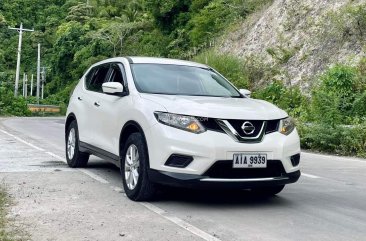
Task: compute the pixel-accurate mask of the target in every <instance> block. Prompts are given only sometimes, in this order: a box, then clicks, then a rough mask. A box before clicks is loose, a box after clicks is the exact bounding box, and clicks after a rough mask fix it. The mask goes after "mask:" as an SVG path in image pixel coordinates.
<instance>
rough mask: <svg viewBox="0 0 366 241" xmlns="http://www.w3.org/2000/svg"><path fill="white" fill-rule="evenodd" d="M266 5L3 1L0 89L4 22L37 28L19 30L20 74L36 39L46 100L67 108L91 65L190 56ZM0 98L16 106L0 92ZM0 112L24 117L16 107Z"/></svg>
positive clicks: (12, 46)
mask: <svg viewBox="0 0 366 241" xmlns="http://www.w3.org/2000/svg"><path fill="white" fill-rule="evenodd" d="M87 2H89V4H88V3H87ZM267 2H270V1H269V0H265V1H263V0H225V1H224V0H184V1H175V0H167V1H160V0H131V1H117V0H89V1H86V0H42V1H41V0H26V1H24V0H3V1H0V42H1V43H2V44H1V49H0V86H4V83H13V81H14V72H15V65H16V51H17V44H18V34H17V32H16V31H10V30H8V26H19V24H20V22H23V25H24V27H25V28H32V27H34V29H35V30H36V31H35V32H33V33H29V32H27V33H25V34H24V37H23V51H22V70H21V73H23V72H25V73H28V74H31V73H33V74H34V73H35V72H36V58H37V57H36V54H37V53H36V52H37V50H36V47H37V44H38V43H41V44H42V66H45V67H47V84H46V87H45V97H46V100H45V101H44V103H47V104H56V105H61V106H63V107H64V106H65V105H66V104H67V102H68V98H69V95H70V91H71V90H72V87H73V86H74V85H75V82H76V81H77V80H78V79H79V78H80V76H81V75H82V74H83V72H84V71H85V70H86V68H87V67H88V66H90V65H91V64H93V63H95V62H97V61H99V60H102V59H105V58H108V57H114V56H121V55H145V56H163V57H173V58H182V59H190V58H192V57H193V56H195V55H196V54H197V53H199V52H201V51H204V50H205V49H206V48H207V47H209V46H211V45H213V42H214V39H215V38H216V37H218V36H220V35H221V34H222V33H223V32H224V31H225V28H227V26H229V25H230V24H233V23H235V22H236V21H237V20H239V19H242V18H245V17H246V16H247V15H248V14H249V13H251V12H253V11H255V9H256V8H258V7H260V6H261V5H263V4H265V3H267ZM9 85H10V84H9ZM21 88H22V86H21V85H20V89H21ZM6 91H8V92H9V91H11V88H6ZM3 92H4V91H3ZM9 96H10V93H9ZM4 98H6V100H3V99H4ZM30 100H34V99H30ZM0 101H2V102H3V103H5V102H6V105H8V104H9V103H13V101H9V97H8V96H6V97H5V96H3V95H1V96H0ZM23 102H24V101H23ZM23 102H22V103H23ZM8 109H11V106H9V108H8ZM2 112H5V114H14V115H21V114H22V113H21V112H19V111H18V110H17V111H10V110H6V111H5V110H2ZM23 114H24V115H25V114H26V113H23Z"/></svg>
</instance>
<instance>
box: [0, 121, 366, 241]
mask: <svg viewBox="0 0 366 241" xmlns="http://www.w3.org/2000/svg"><path fill="white" fill-rule="evenodd" d="M63 124H64V120H63V119H62V118H13V119H0V178H1V179H2V180H3V182H5V183H6V185H7V186H8V187H9V189H10V192H11V194H12V195H13V196H14V198H15V199H16V200H17V204H16V206H15V207H14V208H13V209H12V212H13V215H14V216H15V217H17V220H20V221H19V222H23V223H25V228H26V229H28V230H29V232H30V233H31V235H32V237H33V239H34V240H175V241H176V240H216V241H218V240H230V241H231V240H306V241H308V240H332V241H335V240H366V160H363V159H356V158H344V157H336V156H327V155H318V154H312V153H302V159H301V165H302V172H303V173H304V174H303V176H302V177H301V178H300V180H299V181H298V182H297V183H295V184H292V185H288V186H287V187H286V188H285V190H284V191H283V192H281V193H280V194H279V195H278V196H277V197H274V198H269V199H259V198H256V197H253V196H251V195H250V194H249V193H248V192H244V191H243V192H235V193H233V192H229V193H227V192H208V191H200V192H197V191H191V190H182V189H175V190H169V191H166V192H164V193H163V194H161V195H160V196H159V197H158V199H157V200H155V201H154V202H150V203H133V202H131V201H129V200H128V199H127V198H126V197H125V195H124V193H123V190H122V184H121V180H120V176H119V171H118V169H117V168H115V167H114V166H113V165H111V164H108V163H107V162H105V161H103V160H100V159H98V158H95V157H94V158H92V159H91V161H90V163H89V166H88V167H87V168H85V169H77V170H75V169H70V168H68V167H67V166H66V164H65V163H64V162H63V161H64V126H63ZM20 180H27V181H26V182H25V183H23V182H21V181H20ZM32 188H33V189H32ZM29 190H32V192H31V193H32V194H31V197H34V198H29V197H27V195H28V196H29V193H30V191H29ZM37 190H42V191H37ZM55 190H56V191H55ZM25 193H26V194H27V193H28V194H27V195H24V194H25ZM33 199H34V200H33ZM37 202H38V203H40V204H38V205H37ZM55 204H56V205H55ZM29 210H31V211H29ZM29 223H32V225H33V226H32V225H30V226H29ZM101 223H102V224H103V225H100V224H101ZM60 227H61V228H60ZM57 230H58V231H60V230H62V231H63V232H61V233H62V235H61V234H59V233H57V232H58V231H57Z"/></svg>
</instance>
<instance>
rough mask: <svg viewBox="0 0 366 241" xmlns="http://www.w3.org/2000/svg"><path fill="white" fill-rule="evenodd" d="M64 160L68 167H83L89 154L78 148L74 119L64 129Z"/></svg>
mask: <svg viewBox="0 0 366 241" xmlns="http://www.w3.org/2000/svg"><path fill="white" fill-rule="evenodd" d="M66 160H67V164H68V165H69V167H85V166H86V165H87V164H88V160H89V154H88V153H85V152H81V151H80V150H79V132H78V126H77V123H76V121H72V122H71V124H70V125H69V127H68V129H67V131H66Z"/></svg>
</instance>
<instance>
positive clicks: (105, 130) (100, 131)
mask: <svg viewBox="0 0 366 241" xmlns="http://www.w3.org/2000/svg"><path fill="white" fill-rule="evenodd" d="M108 81H109V82H119V83H121V84H122V85H123V86H124V92H123V93H122V94H118V95H111V94H105V93H103V94H99V98H98V102H99V104H100V106H99V107H98V113H99V116H98V121H99V122H98V125H97V126H96V127H95V133H96V138H97V139H98V140H99V143H100V146H98V147H99V148H101V149H103V150H104V151H107V152H109V153H112V154H114V155H116V156H118V155H119V148H118V147H119V136H120V133H119V130H120V128H121V126H123V125H124V123H125V122H127V120H128V113H127V112H128V111H127V110H128V109H129V108H130V107H131V98H130V96H129V91H128V85H127V81H126V73H125V68H124V65H123V64H122V63H111V65H110V74H109V79H108Z"/></svg>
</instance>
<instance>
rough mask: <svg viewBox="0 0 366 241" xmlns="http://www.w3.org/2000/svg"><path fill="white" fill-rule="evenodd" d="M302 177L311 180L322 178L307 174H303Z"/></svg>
mask: <svg viewBox="0 0 366 241" xmlns="http://www.w3.org/2000/svg"><path fill="white" fill-rule="evenodd" d="M301 176H304V177H309V178H313V179H318V178H321V177H318V176H315V175H311V174H306V173H303V172H302V173H301Z"/></svg>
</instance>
